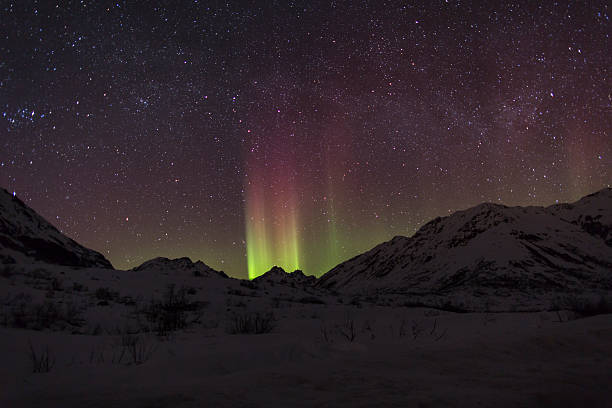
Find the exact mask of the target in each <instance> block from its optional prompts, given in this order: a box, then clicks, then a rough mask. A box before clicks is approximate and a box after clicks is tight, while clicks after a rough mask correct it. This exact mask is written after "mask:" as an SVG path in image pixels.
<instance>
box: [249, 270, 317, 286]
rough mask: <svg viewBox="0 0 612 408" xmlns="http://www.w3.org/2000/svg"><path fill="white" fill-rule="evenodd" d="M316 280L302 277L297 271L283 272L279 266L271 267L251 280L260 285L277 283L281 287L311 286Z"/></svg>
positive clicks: (302, 274) (301, 273)
mask: <svg viewBox="0 0 612 408" xmlns="http://www.w3.org/2000/svg"><path fill="white" fill-rule="evenodd" d="M316 280H317V278H315V277H314V276H311V275H304V272H302V271H301V270H299V269H296V270H295V271H293V272H285V270H284V269H283V268H281V267H280V266H273V267H272V269H270V270H269V271H268V272H266V273H264V274H263V275H260V276H258V277H256V278H255V279H253V282H258V283H259V282H262V283H270V282H273V283H278V284H283V285H291V284H293V285H301V286H311V285H313V284H314V283H315V282H316Z"/></svg>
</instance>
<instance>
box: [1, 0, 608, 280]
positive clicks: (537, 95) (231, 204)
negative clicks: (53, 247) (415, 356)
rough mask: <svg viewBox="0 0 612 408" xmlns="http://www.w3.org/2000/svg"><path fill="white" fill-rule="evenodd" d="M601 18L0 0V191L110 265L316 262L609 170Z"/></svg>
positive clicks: (457, 4)
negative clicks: (170, 260)
mask: <svg viewBox="0 0 612 408" xmlns="http://www.w3.org/2000/svg"><path fill="white" fill-rule="evenodd" d="M485 3H486V4H485ZM540 3H541V4H540ZM610 14H612V10H611V9H610V7H609V6H608V2H607V1H586V2H574V1H572V2H563V1H559V2H553V1H544V2H536V1H529V2H518V3H515V2H484V1H474V2H469V1H451V0H448V1H433V0H432V1H423V2H418V3H417V2H412V1H401V2H400V1H382V0H378V1H352V2H342V1H330V2H322V1H289V0H287V1H274V0H262V1H183V2H180V1H120V2H108V1H54V0H45V1H38V2H37V1H28V0H19V1H8V0H2V1H0V23H1V24H0V185H1V186H3V187H4V188H6V189H7V190H9V191H10V192H15V193H16V195H17V196H18V197H20V198H21V199H22V200H24V201H25V202H26V203H27V204H28V205H30V206H31V207H32V208H34V209H35V210H36V211H38V212H39V213H40V214H41V215H43V216H44V217H45V218H47V219H48V220H49V221H51V222H52V223H53V224H54V225H56V226H57V227H58V228H59V229H60V230H61V231H63V232H64V233H65V234H67V235H68V236H70V237H71V238H73V239H75V240H77V241H78V242H80V243H81V244H83V245H85V246H88V247H90V248H93V249H96V250H98V251H100V252H102V253H103V254H104V255H105V256H106V257H107V258H108V259H109V260H110V261H111V262H112V263H113V265H114V266H115V267H117V268H121V269H126V268H131V267H134V266H136V265H138V264H140V263H141V262H143V261H145V260H147V259H149V258H152V257H155V256H167V257H179V256H189V257H191V258H192V259H193V260H196V259H201V260H202V261H203V262H205V263H207V264H208V265H210V266H211V267H213V268H216V269H221V270H224V271H225V272H227V273H228V274H229V275H231V276H235V277H242V278H244V277H247V276H249V275H250V276H251V277H252V276H255V275H256V274H261V273H263V272H265V271H266V270H267V269H269V268H270V267H271V266H272V265H274V264H277V265H279V266H282V267H284V268H285V269H288V270H293V269H295V268H301V269H303V270H304V272H305V273H307V274H316V275H320V274H322V273H324V272H325V271H327V270H329V269H330V268H331V267H333V266H334V265H336V264H337V263H339V262H341V261H343V260H346V259H348V258H350V257H352V256H354V255H356V254H358V253H360V252H362V251H364V250H367V249H369V248H371V247H372V246H374V245H376V244H378V243H380V242H382V241H384V240H387V239H390V238H392V237H393V236H395V235H412V234H413V233H414V232H415V231H416V230H417V229H418V228H419V227H420V226H421V225H423V223H425V222H427V221H429V220H430V219H431V218H433V217H436V216H441V215H448V214H449V212H452V211H455V210H458V209H464V208H467V207H469V206H472V205H475V204H478V203H480V202H482V201H492V202H498V203H502V204H506V205H549V204H552V203H555V202H556V201H557V200H558V201H559V202H563V201H573V200H576V199H578V198H580V197H581V196H583V195H585V194H588V193H591V192H594V191H596V190H599V189H601V188H603V187H606V186H610V185H611V184H612V135H611V134H610V133H611V131H612V84H611V83H610V78H611V71H612V44H611V41H610V34H611V32H612V30H611V24H610V23H611V22H610ZM247 254H248V256H247ZM247 266H248V267H247Z"/></svg>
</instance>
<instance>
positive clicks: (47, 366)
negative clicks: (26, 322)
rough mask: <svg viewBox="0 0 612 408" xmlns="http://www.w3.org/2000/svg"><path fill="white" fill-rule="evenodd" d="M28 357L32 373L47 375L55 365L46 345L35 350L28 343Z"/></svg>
mask: <svg viewBox="0 0 612 408" xmlns="http://www.w3.org/2000/svg"><path fill="white" fill-rule="evenodd" d="M28 357H29V359H30V363H31V364H32V372H33V373H48V372H49V371H51V369H52V368H53V366H54V365H55V357H54V356H53V354H52V353H51V350H50V349H49V346H48V345H45V346H44V347H42V348H41V349H40V350H37V349H36V348H35V347H34V346H33V345H32V343H31V342H30V348H29V351H28Z"/></svg>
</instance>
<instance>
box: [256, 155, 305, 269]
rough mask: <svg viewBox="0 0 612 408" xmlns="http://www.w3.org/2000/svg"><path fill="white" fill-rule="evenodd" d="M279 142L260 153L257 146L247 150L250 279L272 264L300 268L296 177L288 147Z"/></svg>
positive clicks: (285, 267)
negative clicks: (274, 146)
mask: <svg viewBox="0 0 612 408" xmlns="http://www.w3.org/2000/svg"><path fill="white" fill-rule="evenodd" d="M280 146H281V147H280V148H277V151H272V152H265V153H264V154H263V156H259V155H258V154H257V153H258V151H257V149H254V150H252V151H251V152H249V153H250V154H247V159H246V168H247V177H246V179H245V193H246V197H245V198H246V203H245V224H246V225H245V230H246V250H247V251H246V252H247V253H246V255H247V268H248V276H249V279H253V278H256V277H257V276H259V275H262V274H263V273H265V272H266V271H268V270H269V269H270V268H271V267H272V266H275V265H276V266H280V267H281V268H283V269H284V270H286V271H288V272H292V271H294V270H295V269H299V268H300V241H299V239H300V238H299V236H298V230H299V215H300V214H299V202H298V199H297V197H298V194H297V191H298V187H299V186H298V183H299V180H297V177H296V171H295V169H294V168H293V166H294V163H295V161H294V160H292V157H291V156H292V155H291V149H288V146H287V145H286V144H282V145H280ZM268 153H269V154H270V155H272V156H273V157H274V158H275V160H274V161H273V162H270V161H268V160H267V158H268Z"/></svg>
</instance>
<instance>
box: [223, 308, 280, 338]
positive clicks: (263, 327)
mask: <svg viewBox="0 0 612 408" xmlns="http://www.w3.org/2000/svg"><path fill="white" fill-rule="evenodd" d="M274 323H275V319H274V315H273V314H272V313H266V314H261V313H250V314H249V313H243V314H234V315H233V316H232V317H231V319H230V324H229V327H228V333H229V334H264V333H270V332H271V331H272V329H274Z"/></svg>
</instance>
